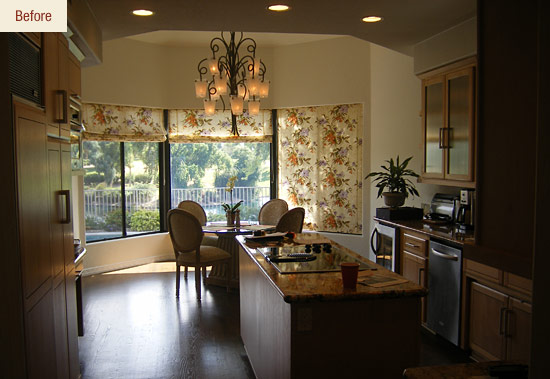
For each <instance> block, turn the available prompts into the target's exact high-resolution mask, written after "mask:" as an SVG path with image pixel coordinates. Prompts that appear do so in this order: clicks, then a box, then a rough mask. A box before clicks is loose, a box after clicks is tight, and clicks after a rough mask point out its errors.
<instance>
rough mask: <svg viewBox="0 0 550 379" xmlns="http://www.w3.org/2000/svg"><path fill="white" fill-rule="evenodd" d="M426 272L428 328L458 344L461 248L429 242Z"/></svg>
mask: <svg viewBox="0 0 550 379" xmlns="http://www.w3.org/2000/svg"><path fill="white" fill-rule="evenodd" d="M429 259H430V261H429V262H430V269H429V271H428V288H429V289H430V292H429V294H428V310H427V320H426V324H427V326H428V328H429V329H431V330H433V331H434V332H436V333H437V334H439V335H441V336H442V337H444V338H446V339H447V340H449V341H451V342H452V343H454V344H455V345H457V346H458V342H459V331H460V290H461V285H462V283H461V272H462V250H461V249H459V248H456V247H453V246H450V245H446V244H442V243H439V242H436V241H430V252H429Z"/></svg>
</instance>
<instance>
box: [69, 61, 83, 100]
mask: <svg viewBox="0 0 550 379" xmlns="http://www.w3.org/2000/svg"><path fill="white" fill-rule="evenodd" d="M69 95H71V96H74V95H76V96H78V97H80V96H81V95H82V86H81V81H80V62H79V61H78V59H77V58H76V57H75V56H74V55H73V54H71V53H70V52H69Z"/></svg>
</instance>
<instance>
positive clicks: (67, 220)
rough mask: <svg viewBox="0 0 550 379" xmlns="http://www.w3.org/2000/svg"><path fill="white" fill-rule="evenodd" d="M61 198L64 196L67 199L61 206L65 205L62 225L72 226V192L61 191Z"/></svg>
mask: <svg viewBox="0 0 550 379" xmlns="http://www.w3.org/2000/svg"><path fill="white" fill-rule="evenodd" d="M59 196H63V197H64V198H65V201H64V202H63V203H61V204H64V207H63V216H62V217H61V221H60V222H61V223H62V224H70V223H71V191H69V190H62V191H59Z"/></svg>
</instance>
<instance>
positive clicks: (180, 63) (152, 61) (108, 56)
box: [82, 38, 272, 109]
mask: <svg viewBox="0 0 550 379" xmlns="http://www.w3.org/2000/svg"><path fill="white" fill-rule="evenodd" d="M207 53H208V49H207V48H206V47H185V48H184V47H180V48H176V47H166V46H158V45H154V44H150V43H145V42H138V41H134V40H131V39H126V38H122V39H116V40H112V41H106V42H105V43H104V44H103V64H101V65H99V66H94V67H87V68H84V69H83V70H82V99H83V101H86V102H97V103H105V104H120V105H138V106H147V107H153V108H168V109H170V108H180V109H181V108H202V99H197V98H196V97H195V87H194V83H195V79H198V77H199V75H198V71H197V64H198V63H199V61H200V60H201V59H203V58H206V57H207V55H208V54H207ZM257 56H259V57H260V58H261V59H262V60H263V61H264V62H265V64H266V65H267V66H268V72H267V73H266V79H268V80H270V79H271V75H272V72H271V70H269V69H270V67H272V64H271V62H270V60H271V51H270V50H269V49H264V50H261V49H260V48H258V50H257ZM218 106H219V107H221V104H218ZM262 106H263V107H264V108H270V107H271V103H270V99H266V100H265V101H264V100H262Z"/></svg>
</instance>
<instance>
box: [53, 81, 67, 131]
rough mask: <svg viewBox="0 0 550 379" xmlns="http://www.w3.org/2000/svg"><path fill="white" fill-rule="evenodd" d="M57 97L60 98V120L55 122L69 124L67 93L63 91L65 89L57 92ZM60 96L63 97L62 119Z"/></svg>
mask: <svg viewBox="0 0 550 379" xmlns="http://www.w3.org/2000/svg"><path fill="white" fill-rule="evenodd" d="M56 96H57V98H58V102H57V105H58V108H57V116H58V118H57V119H56V120H55V122H60V123H62V124H66V123H67V91H65V90H63V89H60V90H57V91H56ZM59 96H61V99H62V100H61V103H62V107H61V117H59V113H60V112H59Z"/></svg>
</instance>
